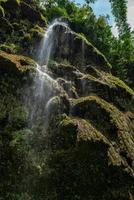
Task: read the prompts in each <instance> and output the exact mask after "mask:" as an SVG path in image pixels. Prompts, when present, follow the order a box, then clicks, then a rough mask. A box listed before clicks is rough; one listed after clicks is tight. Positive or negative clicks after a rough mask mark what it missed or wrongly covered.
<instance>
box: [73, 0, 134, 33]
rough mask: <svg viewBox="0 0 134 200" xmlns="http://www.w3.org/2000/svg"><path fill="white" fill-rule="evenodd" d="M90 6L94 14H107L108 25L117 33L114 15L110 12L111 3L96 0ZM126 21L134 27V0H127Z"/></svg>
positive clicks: (105, 0) (77, 0)
mask: <svg viewBox="0 0 134 200" xmlns="http://www.w3.org/2000/svg"><path fill="white" fill-rule="evenodd" d="M75 1H76V3H80V4H83V3H84V0H75ZM92 8H93V10H94V12H95V14H96V16H99V15H107V14H108V15H109V16H110V20H109V23H110V25H112V26H113V28H112V31H113V33H114V34H115V35H117V34H118V33H117V28H116V26H115V23H114V17H113V16H112V13H111V5H110V3H109V1H108V0H98V1H97V2H96V3H95V4H92ZM128 23H129V24H130V26H131V27H132V29H134V0H128Z"/></svg>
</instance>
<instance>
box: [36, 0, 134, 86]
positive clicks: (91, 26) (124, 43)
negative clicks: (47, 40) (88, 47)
mask: <svg viewBox="0 0 134 200" xmlns="http://www.w3.org/2000/svg"><path fill="white" fill-rule="evenodd" d="M94 2H95V0H87V1H86V3H87V4H85V5H83V6H78V5H76V4H75V3H74V2H70V1H69V0H57V1H53V0H47V1H45V2H44V1H41V0H39V1H38V3H39V4H40V5H41V6H42V7H43V8H45V9H46V10H47V19H48V21H52V19H53V18H55V17H64V18H66V19H67V20H68V21H69V22H70V25H71V28H72V29H73V30H74V31H76V32H79V33H82V34H84V35H85V36H86V37H87V39H88V40H89V41H91V42H92V43H93V44H94V45H96V47H97V48H98V49H99V50H101V51H102V52H103V53H104V54H105V55H106V57H107V58H108V59H109V61H110V62H111V64H112V66H113V73H114V74H115V75H118V76H119V77H120V78H121V79H123V80H124V81H126V82H127V83H128V84H129V85H130V86H132V87H133V86H134V80H133V78H132V76H131V74H132V73H133V72H134V46H133V42H132V37H131V30H130V26H129V24H128V23H127V2H126V1H125V0H122V1H120V0H119V1H114V0H113V1H112V0H110V3H111V7H112V13H113V15H114V17H115V22H116V25H117V27H118V32H119V37H118V38H117V37H115V36H114V35H113V33H112V31H111V26H110V25H109V24H108V19H109V16H100V17H99V18H96V16H95V14H94V13H93V10H92V8H91V7H90V3H94Z"/></svg>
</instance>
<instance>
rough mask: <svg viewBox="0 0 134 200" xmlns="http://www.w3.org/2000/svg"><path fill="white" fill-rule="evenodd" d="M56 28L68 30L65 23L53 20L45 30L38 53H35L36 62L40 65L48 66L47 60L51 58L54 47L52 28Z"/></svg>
mask: <svg viewBox="0 0 134 200" xmlns="http://www.w3.org/2000/svg"><path fill="white" fill-rule="evenodd" d="M56 26H63V27H65V28H68V25H67V23H65V22H62V21H61V20H60V19H55V20H54V21H53V22H52V23H51V24H50V25H49V26H48V28H47V30H46V32H45V33H44V37H43V39H42V40H41V43H40V46H39V51H38V53H37V62H38V63H39V64H40V65H46V66H47V64H48V61H49V59H50V58H51V54H52V51H53V49H54V48H55V46H54V40H55V39H56V38H55V32H54V28H55V27H56Z"/></svg>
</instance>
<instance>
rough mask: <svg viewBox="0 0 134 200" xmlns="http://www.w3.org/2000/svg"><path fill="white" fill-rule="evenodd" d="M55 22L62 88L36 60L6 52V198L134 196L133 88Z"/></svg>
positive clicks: (1, 71) (0, 111)
mask: <svg viewBox="0 0 134 200" xmlns="http://www.w3.org/2000/svg"><path fill="white" fill-rule="evenodd" d="M55 28H56V30H55V31H56V35H55V41H54V42H55V47H56V50H55V52H53V59H55V61H53V62H52V61H51V62H50V63H49V66H48V71H47V75H50V76H51V78H53V79H54V83H55V82H56V87H55V84H52V85H51V84H50V83H53V82H52V81H50V82H49V81H47V78H48V77H47V76H46V77H45V79H43V81H42V82H38V81H39V78H40V77H39V76H37V74H36V70H35V68H36V65H35V63H34V61H32V60H31V59H29V58H27V57H24V56H17V55H12V54H8V53H5V52H3V51H1V52H0V150H1V153H0V159H1V163H2V165H1V166H0V171H1V174H2V178H1V180H0V197H1V199H2V200H5V199H7V200H9V199H11V200H12V199H13V200H20V199H22V200H25V199H29V200H30V199H32V200H37V199H38V200H44V199H49V200H78V199H79V200H100V199H102V200H132V199H133V197H134V126H133V122H134V113H133V112H134V92H133V90H132V89H130V88H129V87H128V86H127V85H126V84H125V83H124V82H122V81H121V80H119V79H118V78H116V77H114V76H113V75H112V74H111V73H110V68H109V67H110V65H109V63H108V62H107V60H106V58H105V57H104V56H103V55H101V53H100V52H98V50H97V49H96V48H95V47H93V46H92V45H91V44H90V43H88V42H87V41H86V40H85V39H83V38H82V37H81V36H79V35H77V34H75V33H72V32H70V31H67V30H66V29H65V27H55ZM65 30H66V32H65ZM66 37H67V38H68V40H69V41H70V42H69V43H68V45H69V47H68V48H66V45H65V47H64V42H65V41H66V39H65V38H66ZM82 43H84V46H85V47H84V56H85V57H84V59H85V60H84V62H83V64H81V62H82V58H81V57H80V56H79V55H81V44H82ZM49 80H50V79H49ZM37 82H38V84H39V85H37V84H36V83H37ZM38 86H39V87H38ZM39 88H40V89H41V90H39ZM28 100H29V101H28ZM31 115H32V120H31Z"/></svg>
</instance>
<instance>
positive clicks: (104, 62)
mask: <svg viewBox="0 0 134 200" xmlns="http://www.w3.org/2000/svg"><path fill="white" fill-rule="evenodd" d="M74 34H75V35H76V38H77V39H81V40H82V41H84V42H85V44H86V45H87V48H88V49H89V50H90V51H91V52H92V53H93V54H94V56H96V58H97V57H98V58H100V61H101V62H100V64H101V65H104V67H105V66H106V67H108V68H112V66H111V64H110V63H109V62H108V60H107V59H106V57H105V56H104V55H103V54H102V53H101V52H100V51H99V50H98V49H97V48H96V47H94V46H93V45H92V44H91V43H90V42H89V41H88V40H87V39H86V37H85V36H84V35H83V34H79V33H74Z"/></svg>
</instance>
